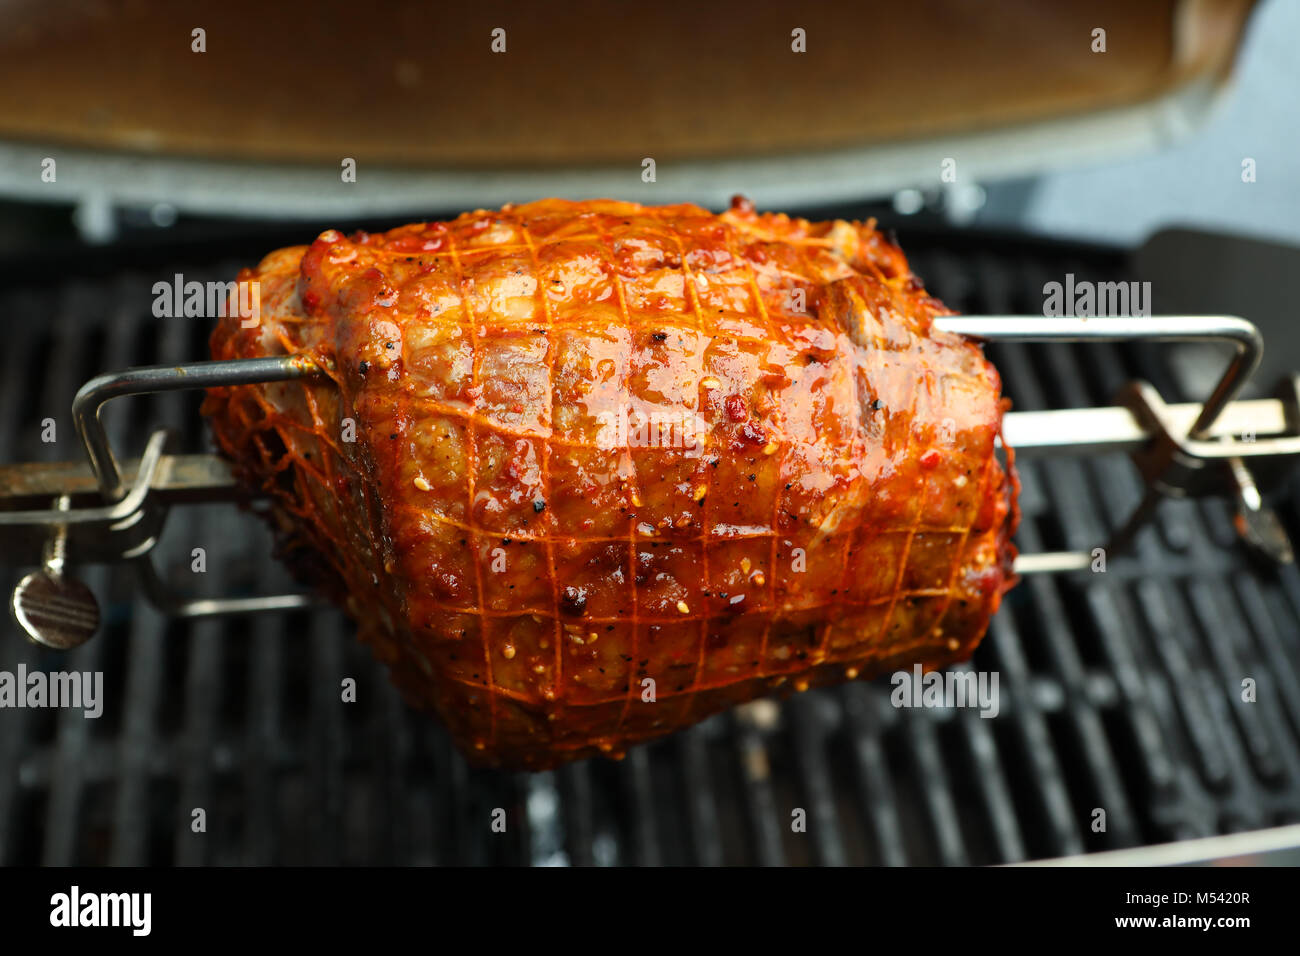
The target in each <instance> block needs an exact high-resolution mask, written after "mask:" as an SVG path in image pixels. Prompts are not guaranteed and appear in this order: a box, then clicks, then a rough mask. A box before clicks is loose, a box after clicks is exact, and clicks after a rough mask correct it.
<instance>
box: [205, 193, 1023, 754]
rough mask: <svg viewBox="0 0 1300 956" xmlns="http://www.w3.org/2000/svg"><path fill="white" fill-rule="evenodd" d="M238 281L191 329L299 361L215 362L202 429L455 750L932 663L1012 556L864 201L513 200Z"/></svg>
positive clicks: (988, 449) (968, 374)
mask: <svg viewBox="0 0 1300 956" xmlns="http://www.w3.org/2000/svg"><path fill="white" fill-rule="evenodd" d="M241 279H244V280H254V279H255V280H257V281H258V282H259V283H260V287H261V303H262V312H261V321H260V324H259V325H258V326H257V327H255V328H249V329H245V328H241V327H240V320H239V318H238V317H234V318H231V319H225V320H222V322H221V324H220V325H219V326H218V327H217V329H216V330H215V331H214V333H213V336H212V353H213V356H214V357H215V358H236V357H252V356H258V355H268V354H284V353H295V354H305V355H308V356H311V357H312V358H313V359H314V360H315V361H316V362H317V363H318V364H319V365H320V367H321V368H322V369H324V370H325V371H326V372H327V374H328V378H327V379H325V380H313V381H310V382H306V383H304V382H291V383H282V384H275V385H265V386H248V387H239V388H227V389H214V390H212V391H211V392H210V394H209V397H208V399H207V401H206V403H205V405H204V411H205V413H206V414H207V415H208V416H209V418H210V420H211V422H212V427H213V431H214V434H215V436H216V440H217V444H218V446H219V447H220V449H221V450H222V451H223V452H224V453H225V454H226V455H227V456H228V457H230V458H231V459H232V460H233V461H234V462H235V463H236V467H237V471H238V473H239V474H240V475H241V476H242V478H243V479H244V480H245V481H247V482H249V483H250V484H252V485H254V486H256V487H262V488H266V489H268V490H270V491H271V492H272V493H273V501H274V504H275V512H274V513H275V518H274V520H275V521H276V523H277V525H278V526H279V528H280V530H281V535H282V539H283V541H284V544H285V546H286V548H287V550H288V551H289V553H290V554H291V555H292V554H293V553H295V552H297V553H298V554H299V558H298V559H297V563H298V564H299V566H300V567H307V568H310V566H311V565H313V564H314V565H316V566H317V568H316V570H315V571H314V572H310V571H309V573H310V575H311V576H312V577H314V578H315V579H316V580H317V581H320V582H322V583H324V584H326V586H327V587H328V588H329V589H330V591H331V593H332V594H333V596H334V597H335V598H336V599H337V600H339V602H340V603H342V604H343V605H344V607H345V608H346V609H347V611H348V613H349V614H350V615H351V616H352V617H353V618H354V619H355V620H356V621H357V623H358V625H359V629H360V634H361V636H362V638H363V639H364V640H366V641H367V642H368V643H370V644H371V646H372V647H373V648H374V650H375V653H376V654H377V655H378V656H379V657H380V658H381V659H382V660H384V661H385V662H386V663H388V665H389V666H390V669H391V673H392V676H393V680H394V681H395V682H396V684H397V685H398V686H399V687H400V688H401V689H402V691H403V693H404V694H405V696H406V697H407V699H408V700H410V701H411V702H413V703H416V704H420V705H432V706H433V707H434V708H435V709H436V710H437V711H438V713H439V714H440V715H441V717H442V719H443V720H444V721H445V722H446V724H447V725H448V727H449V728H450V729H451V731H452V733H453V734H454V736H455V737H456V739H457V741H458V742H459V743H460V744H461V745H462V747H463V748H464V749H465V750H466V752H467V753H469V754H470V756H471V757H473V758H475V759H477V760H479V761H481V762H486V763H490V764H493V765H498V766H508V767H527V768H534V769H539V768H543V767H549V766H554V765H555V764H557V763H561V762H563V761H566V760H571V759H575V758H579V757H584V756H587V755H590V754H593V753H598V752H604V753H609V754H615V755H617V754H621V753H622V752H623V751H624V750H625V748H626V747H627V746H628V745H629V744H632V743H635V742H638V741H641V740H645V739H648V738H652V737H655V736H659V735H661V734H665V733H668V732H670V731H672V730H674V729H677V728H680V727H683V726H686V725H688V724H690V723H693V722H695V721H697V720H700V719H702V718H703V717H705V716H707V715H709V714H711V713H714V712H716V711H718V710H721V709H723V708H726V707H729V706H732V705H734V704H737V703H740V702H743V701H746V700H750V699H752V698H755V697H758V696H760V695H764V694H768V693H772V692H774V691H776V690H777V689H778V688H779V689H782V690H786V689H795V690H804V689H806V688H808V687H811V686H815V685H818V684H824V683H833V682H837V681H842V680H845V679H852V678H853V677H857V676H864V677H865V676H870V675H873V674H877V673H880V672H881V671H884V670H888V669H892V668H895V667H898V666H903V665H910V664H912V663H914V662H921V663H923V664H924V665H926V666H927V667H929V666H938V665H941V664H944V663H947V662H951V661H956V660H961V659H964V658H966V657H968V656H969V655H970V654H971V652H972V651H973V650H974V647H975V645H976V644H977V643H978V642H979V640H980V638H981V636H982V635H983V634H984V631H985V629H986V628H987V626H988V621H989V618H990V617H991V615H992V614H993V613H994V611H996V609H997V607H998V604H999V602H1000V600H1001V597H1002V594H1003V593H1004V592H1005V591H1006V589H1007V588H1008V587H1010V586H1011V583H1012V582H1013V578H1012V574H1011V562H1012V558H1013V556H1014V553H1015V552H1014V548H1013V546H1012V544H1011V542H1010V537H1011V534H1012V533H1013V531H1014V528H1015V524H1016V520H1017V511H1016V507H1015V493H1016V488H1015V478H1014V470H1012V469H1009V468H1007V469H1004V468H1003V467H1002V465H1001V464H999V462H998V459H997V458H996V457H995V455H994V444H995V436H996V435H997V433H998V429H999V427H1000V423H1001V416H1002V413H1003V410H1004V404H1005V403H1004V401H1003V400H1002V398H1001V397H1000V387H1001V386H1000V381H999V378H998V375H997V372H996V371H995V370H994V368H993V367H992V366H991V365H990V364H989V363H988V362H987V361H986V360H985V359H984V357H983V354H982V353H981V351H980V350H979V348H978V347H977V346H975V345H974V344H971V343H969V342H967V341H965V340H964V339H962V338H960V337H958V336H954V335H950V334H946V333H943V332H939V331H937V330H935V329H934V328H932V320H933V318H934V317H935V316H936V315H944V314H948V311H947V310H946V309H945V308H944V307H943V305H942V304H941V303H939V302H938V301H937V300H935V299H933V298H931V297H929V296H928V295H926V293H925V291H924V289H923V288H922V286H921V284H920V282H919V281H918V280H917V279H916V278H915V277H914V276H913V275H912V274H911V272H910V270H909V269H908V266H907V262H906V260H905V258H904V257H903V254H902V253H901V252H900V251H899V249H898V248H897V247H896V246H894V245H893V244H892V243H890V242H888V241H887V240H886V239H885V238H884V237H883V236H882V235H881V234H880V233H879V232H877V231H876V230H875V228H874V225H873V224H871V223H867V224H857V223H846V222H842V221H836V222H826V223H810V222H807V221H805V220H799V219H790V218H788V217H786V216H781V215H772V214H762V215H760V214H757V213H756V212H754V210H753V209H752V207H751V206H749V204H748V203H745V202H743V201H737V203H735V204H734V205H733V207H732V209H730V210H729V211H727V212H725V213H723V214H721V215H715V214H712V213H710V212H708V211H707V210H704V209H701V208H699V207H696V206H690V205H678V206H663V207H646V206H640V205H636V204H633V203H623V202H613V201H607V200H597V201H590V202H567V201H561V200H545V201H541V202H535V203H530V204H528V205H523V206H514V207H506V208H505V209H503V210H501V211H498V212H489V211H478V212H474V213H468V214H466V215H463V216H461V217H459V218H458V219H456V220H454V221H452V222H446V223H423V224H417V225H411V226H405V227H403V228H400V229H395V230H393V231H391V232H388V233H384V234H376V235H367V234H364V233H359V234H356V235H353V236H350V237H344V236H343V235H341V234H339V233H337V232H334V231H330V232H326V233H324V234H322V235H321V236H320V237H319V238H318V239H317V240H316V241H315V242H314V243H313V244H312V245H311V246H308V247H301V246H300V247H294V248H290V249H282V250H279V251H277V252H274V253H272V254H271V255H269V256H267V257H266V258H265V259H264V260H263V261H262V263H261V264H260V265H259V266H258V268H257V269H256V270H245V271H244V272H243V273H241ZM353 428H354V432H352V431H350V429H353ZM349 438H354V439H355V440H348V439H349ZM290 560H291V561H293V560H294V559H293V558H292V557H291V559H290ZM326 569H328V570H326ZM651 690H652V691H653V694H651ZM651 698H652V699H651Z"/></svg>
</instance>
